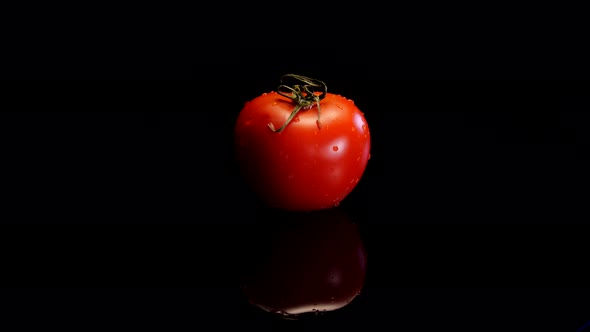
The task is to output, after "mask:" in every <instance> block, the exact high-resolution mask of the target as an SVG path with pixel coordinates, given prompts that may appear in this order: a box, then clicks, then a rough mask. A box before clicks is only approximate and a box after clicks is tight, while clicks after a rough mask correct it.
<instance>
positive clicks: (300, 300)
mask: <svg viewBox="0 0 590 332" xmlns="http://www.w3.org/2000/svg"><path fill="white" fill-rule="evenodd" d="M286 213H289V214H288V215H281V214H277V215H270V216H266V218H264V220H265V221H264V222H262V223H260V224H258V227H254V228H252V229H250V231H251V232H252V234H253V237H249V242H250V245H248V246H245V247H244V251H243V252H242V255H243V256H242V257H243V259H241V264H242V266H243V267H242V270H241V282H240V284H241V287H242V291H243V294H244V295H245V297H246V299H247V300H248V301H249V302H250V304H252V305H254V306H256V307H258V308H260V309H262V310H263V311H266V312H269V313H273V314H277V315H279V316H281V317H283V318H293V319H296V318H303V317H307V314H314V313H315V314H321V313H324V312H326V313H327V312H333V311H336V310H338V309H341V308H343V307H345V306H347V305H348V304H350V303H351V302H352V301H353V300H354V299H355V298H356V297H357V296H358V295H360V294H361V292H362V289H363V286H364V282H365V279H366V273H367V251H366V249H365V246H364V243H363V240H362V236H361V234H360V231H359V228H358V227H357V224H355V223H353V222H352V220H351V219H350V218H349V217H348V215H347V214H346V213H345V212H344V211H342V210H339V208H332V209H325V210H322V211H316V212H302V213H299V214H297V213H295V214H293V213H292V212H286ZM277 218H278V219H281V220H282V221H283V222H281V223H277V222H276V219H277ZM253 241H254V243H253V244H252V242H253Z"/></svg>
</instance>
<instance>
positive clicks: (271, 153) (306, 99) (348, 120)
mask: <svg viewBox="0 0 590 332" xmlns="http://www.w3.org/2000/svg"><path fill="white" fill-rule="evenodd" d="M285 79H291V80H295V81H301V82H303V83H304V85H299V84H294V85H292V86H289V85H285V84H281V85H279V88H278V89H277V91H272V92H268V93H263V94H262V95H260V96H258V97H256V98H254V99H252V100H250V101H249V102H247V103H246V104H245V105H244V107H243V109H242V110H241V112H240V114H239V115H238V118H237V121H236V124H235V147H236V155H237V161H238V164H239V166H240V170H241V172H242V175H243V176H244V179H245V180H246V183H247V184H248V185H249V186H250V187H251V188H252V189H253V191H254V192H255V193H256V194H257V195H258V196H259V197H260V198H261V199H262V201H263V202H265V203H266V204H267V205H269V206H270V207H273V208H278V209H283V210H290V211H313V210H321V209H326V208H330V207H334V206H337V205H339V204H340V202H341V201H342V200H343V199H344V198H345V197H346V196H347V195H348V194H349V193H350V192H351V191H352V190H353V189H354V188H355V187H356V185H357V184H358V182H359V180H360V179H361V177H362V175H363V173H364V171H365V169H366V166H367V162H368V160H369V157H370V145H371V144H370V132H369V126H368V124H367V121H366V119H365V117H364V114H363V113H362V112H361V111H360V110H359V108H358V107H357V106H356V105H355V104H354V102H353V101H352V100H350V99H348V98H345V97H343V96H341V95H338V94H333V93H328V92H327V88H326V85H325V84H324V83H323V82H321V81H318V80H314V79H310V78H307V77H304V76H299V75H285V76H283V78H282V80H281V83H283V80H285Z"/></svg>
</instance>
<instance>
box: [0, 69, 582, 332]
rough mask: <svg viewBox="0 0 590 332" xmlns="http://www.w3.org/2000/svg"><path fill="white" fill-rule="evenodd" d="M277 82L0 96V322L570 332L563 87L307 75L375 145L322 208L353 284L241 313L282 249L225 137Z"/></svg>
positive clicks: (578, 178)
mask: <svg viewBox="0 0 590 332" xmlns="http://www.w3.org/2000/svg"><path fill="white" fill-rule="evenodd" d="M273 74H274V73H273ZM280 74H283V73H277V75H276V76H273V75H270V74H268V76H265V75H261V76H258V77H255V78H253V79H245V78H243V79H242V80H238V79H233V80H231V79H230V80H218V81H214V82H204V81H86V82H84V81H79V82H67V81H61V82H42V81H38V82H13V83H11V84H7V85H6V86H4V88H5V90H4V91H7V92H9V93H8V95H9V96H10V97H11V99H10V103H9V105H10V108H9V110H8V112H3V113H2V120H1V125H2V132H1V135H2V136H1V137H2V148H3V159H2V160H3V166H4V171H3V185H2V191H3V194H4V195H3V196H4V198H3V214H2V229H1V230H0V236H1V237H2V240H1V241H0V243H1V244H2V257H3V263H2V264H3V267H2V274H3V276H4V277H6V279H5V280H6V281H4V282H3V284H2V287H3V288H2V290H1V292H2V294H0V296H1V298H2V301H1V302H2V304H6V307H7V311H4V315H5V316H6V317H12V318H15V319H14V320H15V321H16V322H19V323H20V324H22V325H21V326H27V325H39V324H41V325H44V324H45V326H52V325H56V326H58V325H59V326H62V327H63V328H69V329H72V330H78V331H81V330H84V331H86V330H92V329H102V330H104V329H108V330H110V331H119V330H121V331H122V330H154V331H155V330H167V331H177V330H178V331H180V330H195V329H202V328H203V327H204V326H207V325H206V324H215V325H217V326H218V328H219V329H221V328H230V329H236V328H240V329H253V330H269V331H270V330H276V329H279V330H325V329H327V328H333V329H342V328H350V329H357V328H358V329H363V330H381V329H382V328H383V327H386V328H387V329H389V330H400V331H431V330H453V331H532V330H543V331H575V329H576V328H577V327H579V326H582V325H583V324H584V323H585V322H586V321H588V320H590V315H589V314H588V312H590V308H589V307H588V304H587V301H586V299H587V297H588V295H590V288H586V287H587V278H586V274H585V272H584V266H585V264H586V261H587V254H586V253H587V252H588V251H587V249H585V245H584V244H585V243H586V241H587V234H588V233H587V228H586V227H585V224H586V223H587V219H588V218H587V210H586V199H585V196H584V193H585V192H587V188H588V186H587V184H588V182H587V179H586V173H587V169H588V168H587V163H586V162H585V160H584V159H585V158H584V157H585V154H587V151H588V150H587V147H588V145H587V140H588V132H587V123H588V122H587V111H588V109H589V104H590V102H589V100H588V98H587V97H586V96H585V95H584V93H583V92H584V91H585V89H586V88H587V85H584V83H583V82H573V81H510V80H506V81H452V80H449V81H435V80H423V81H420V80H418V81H412V80H392V81H386V80H370V79H368V78H366V77H364V78H355V77H352V78H349V79H342V78H341V77H339V76H337V75H329V74H328V73H327V72H322V71H321V70H320V71H318V73H317V74H318V75H319V76H323V75H325V77H318V78H321V79H323V80H324V81H326V83H327V85H328V88H329V90H330V91H334V92H338V93H340V94H342V95H344V96H347V97H349V98H351V99H353V100H354V101H355V103H356V104H357V105H358V106H359V108H361V109H362V110H364V112H365V116H366V118H367V121H368V123H369V126H370V130H371V135H372V143H373V145H372V152H371V159H370V161H369V164H368V167H367V170H366V173H365V175H364V177H363V178H362V180H361V181H360V182H359V185H358V187H357V188H355V190H354V191H353V192H352V193H351V195H350V196H349V197H347V198H346V199H345V200H344V201H343V202H342V204H341V205H340V206H339V208H338V213H342V215H343V216H344V217H345V219H346V220H349V221H350V224H346V225H355V229H356V231H358V233H355V234H357V235H358V236H359V239H360V243H362V246H363V248H364V250H366V276H365V277H366V278H365V279H363V282H362V288H361V291H360V293H359V294H358V295H357V296H355V297H354V298H353V299H352V300H351V301H350V303H348V304H347V305H346V306H343V307H341V308H340V309H338V310H334V311H331V312H326V313H323V314H322V313H319V314H317V315H311V316H305V318H303V319H295V320H293V319H284V318H282V317H279V316H277V315H273V314H269V313H268V312H266V311H265V310H261V308H259V307H257V306H255V305H252V303H250V302H249V299H248V296H247V294H245V293H244V292H243V280H244V279H243V276H244V274H243V273H244V271H245V270H248V269H249V268H252V267H253V266H258V267H264V268H263V269H261V270H257V271H266V272H268V271H272V270H273V269H272V266H274V265H275V264H276V263H273V264H270V265H268V266H265V265H264V264H263V263H261V262H264V261H259V259H261V258H262V257H264V255H269V254H270V255H271V256H272V254H273V250H271V248H273V246H272V245H271V243H272V241H273V240H274V241H275V242H276V241H277V239H280V238H279V237H276V233H273V232H275V231H276V230H277V229H279V230H281V231H282V232H286V233H289V234H292V235H293V236H294V234H296V233H295V232H294V231H293V233H290V231H289V230H288V227H287V225H288V224H289V223H293V222H294V220H293V218H292V217H293V216H287V215H281V214H280V213H278V214H276V213H274V212H272V211H268V210H266V209H265V207H264V206H262V205H261V204H260V203H259V202H257V201H256V199H255V198H254V197H253V196H252V195H251V194H250V192H249V191H248V189H247V188H246V187H245V186H244V185H243V183H242V182H241V181H240V178H239V176H238V175H237V172H236V168H235V163H234V160H233V151H232V139H231V136H232V127H233V121H234V120H235V117H236V116H237V112H238V111H239V110H240V109H241V106H242V105H243V103H244V102H245V101H246V100H248V99H250V98H253V97H255V96H256V95H258V94H260V93H262V92H265V91H268V90H270V89H274V88H275V86H276V83H277V81H276V80H278V78H279V75H280ZM305 74H307V73H305ZM322 74H323V75H322ZM347 222H348V221H347ZM318 223H322V221H318ZM265 225H268V227H266V226H265ZM300 226H301V227H303V226H304V224H303V223H302V224H301V225H300ZM301 229H302V228H299V231H301ZM346 229H347V228H344V229H340V230H339V228H338V227H337V226H334V230H335V231H334V234H330V233H329V229H323V230H322V232H326V233H325V234H329V235H330V236H334V238H333V239H338V238H339V237H338V236H339V234H340V236H345V235H346V234H348V235H346V236H350V235H351V233H346ZM310 232H311V233H312V234H310V235H317V234H313V231H310ZM305 233H306V232H302V233H301V235H305ZM321 234H324V233H321ZM268 241H270V242H268ZM289 241H291V242H290V243H295V242H296V241H297V240H296V238H294V237H291V238H290V239H289ZM308 241H312V240H309V239H308V240H306V239H305V238H304V237H302V239H301V246H302V248H305V250H310V248H306V247H305V246H306V245H308V244H310V243H311V242H309V243H308ZM313 241H318V239H317V238H316V239H315V240H313ZM286 243H287V242H285V243H283V242H279V243H278V244H283V245H285V244H286ZM346 243H348V242H346ZM316 245H317V244H316ZM311 249H313V247H312V248H311ZM331 249H334V246H332V247H331ZM342 250H343V252H346V253H347V254H349V253H350V252H349V251H347V250H349V249H346V247H343V249H342ZM295 253H296V251H293V252H292V253H291V254H293V255H294V254H295ZM332 254H334V253H332ZM295 256H297V255H295ZM291 258H293V257H291ZM339 258H341V257H339ZM339 258H335V259H334V260H331V261H330V262H337V261H338V259H339ZM299 259H301V261H300V263H302V264H303V263H309V262H310V261H311V260H305V259H302V258H299ZM254 262H258V263H257V264H258V265H256V264H255V263H254ZM283 263H284V262H283ZM315 264H316V265H314V266H315V268H320V267H322V266H321V264H320V263H317V262H316V263H315ZM284 268H292V266H290V265H289V264H286V265H285V266H284ZM310 270H311V269H310ZM284 271H287V270H284ZM310 272H311V271H310ZM318 273H319V272H318ZM283 276H284V275H283ZM361 279H362V278H361ZM361 279H359V280H361ZM275 281H276V280H275ZM357 281H358V280H357ZM275 290H276V289H275ZM291 290H292V289H291ZM318 293H320V291H319V290H318ZM343 297H345V296H343ZM267 299H268V297H267ZM32 317H34V319H33V318H32Z"/></svg>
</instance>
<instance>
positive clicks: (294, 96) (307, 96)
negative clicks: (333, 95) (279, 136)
mask: <svg viewBox="0 0 590 332" xmlns="http://www.w3.org/2000/svg"><path fill="white" fill-rule="evenodd" d="M285 78H292V79H294V80H296V81H300V82H302V83H305V84H304V85H299V84H294V85H293V86H292V87H291V86H289V85H286V84H283V81H284V80H285ZM316 88H321V93H320V94H316ZM287 91H288V92H287ZM327 91H328V88H327V86H326V84H325V83H324V82H322V81H319V80H316V79H313V78H309V77H305V76H301V75H294V74H286V75H283V77H281V84H280V85H279V87H278V89H277V93H278V94H280V95H281V96H283V97H287V98H289V99H291V100H293V102H295V108H294V109H293V111H292V112H291V114H290V115H289V117H288V118H287V120H286V121H285V123H284V124H283V125H282V126H281V127H280V128H279V129H275V127H274V125H273V124H272V123H269V124H268V127H269V128H270V129H271V130H272V131H274V132H276V133H280V132H281V131H283V129H285V128H286V127H287V125H288V124H289V123H290V122H291V120H293V118H295V116H296V115H297V113H298V112H299V111H300V110H302V109H308V108H311V107H313V105H314V104H317V106H318V120H317V122H316V123H317V126H318V128H321V123H320V100H322V99H324V97H325V96H326V93H327Z"/></svg>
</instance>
